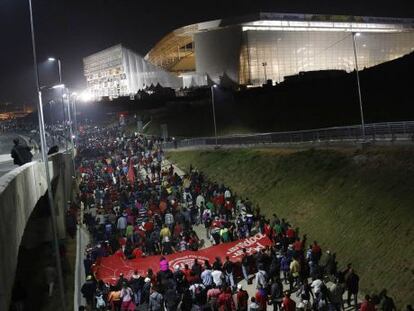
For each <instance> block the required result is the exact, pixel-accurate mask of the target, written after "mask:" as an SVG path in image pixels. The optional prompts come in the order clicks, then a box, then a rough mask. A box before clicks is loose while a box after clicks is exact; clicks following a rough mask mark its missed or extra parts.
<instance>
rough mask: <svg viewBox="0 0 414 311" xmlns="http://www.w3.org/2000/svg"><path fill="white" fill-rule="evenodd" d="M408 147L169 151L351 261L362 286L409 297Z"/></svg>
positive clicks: (412, 188) (411, 196) (413, 191)
mask: <svg viewBox="0 0 414 311" xmlns="http://www.w3.org/2000/svg"><path fill="white" fill-rule="evenodd" d="M413 156H414V150H412V149H411V150H397V149H388V150H385V149H384V150H370V151H366V152H364V153H357V152H354V151H350V150H348V151H345V150H342V151H338V150H337V151H335V150H324V151H322V150H318V151H315V150H308V151H301V152H293V151H283V150H279V151H278V150H274V149H266V150H231V151H226V150H222V151H186V152H172V153H170V154H169V157H170V159H171V160H172V161H173V162H176V163H177V164H178V165H179V166H181V167H182V168H188V167H189V165H190V163H191V164H193V165H194V166H195V167H196V168H198V169H200V170H202V171H204V172H205V173H206V174H207V175H208V177H209V178H211V179H212V180H215V181H218V182H222V183H224V184H226V185H229V186H231V187H232V189H233V191H234V192H236V193H239V194H243V196H247V197H249V198H250V199H251V200H252V201H253V202H254V203H256V204H259V206H260V208H261V209H262V211H264V212H265V213H266V214H267V215H271V214H272V213H277V214H278V215H279V216H281V217H286V218H287V219H289V220H290V221H291V222H292V223H293V224H294V225H295V226H299V227H300V228H301V232H302V233H305V232H306V233H308V236H309V238H310V239H309V241H312V240H313V239H317V240H318V241H319V242H320V243H322V247H323V248H324V249H328V248H329V249H331V250H332V251H334V252H336V253H337V256H338V259H339V264H340V267H343V266H344V265H345V264H346V263H348V262H352V263H353V265H354V267H355V269H356V270H357V273H359V275H360V277H361V288H362V291H363V292H368V293H369V292H371V293H372V292H373V291H378V290H380V289H382V288H387V289H388V290H389V293H390V294H391V295H392V296H393V297H395V299H396V302H397V303H398V304H399V307H402V303H404V304H405V303H409V302H410V303H412V302H413V300H414V285H413V284H414V283H413V279H414V259H413V258H414V246H413V243H412V241H413V240H414V231H413V230H414V229H413V225H414V217H413V216H414V212H413V203H414V157H413Z"/></svg>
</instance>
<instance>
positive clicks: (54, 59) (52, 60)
mask: <svg viewBox="0 0 414 311" xmlns="http://www.w3.org/2000/svg"><path fill="white" fill-rule="evenodd" d="M47 60H48V61H49V62H54V61H56V58H54V57H49V58H48V59H47Z"/></svg>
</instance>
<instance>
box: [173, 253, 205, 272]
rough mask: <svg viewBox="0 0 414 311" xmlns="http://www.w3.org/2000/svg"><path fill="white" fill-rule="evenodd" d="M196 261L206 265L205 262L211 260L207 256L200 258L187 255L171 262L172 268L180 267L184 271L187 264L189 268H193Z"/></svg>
mask: <svg viewBox="0 0 414 311" xmlns="http://www.w3.org/2000/svg"><path fill="white" fill-rule="evenodd" d="M194 259H198V260H200V261H201V262H200V263H201V264H204V260H209V258H208V257H205V256H199V255H186V256H183V257H179V258H175V259H173V260H171V261H170V263H169V264H170V268H174V266H176V265H179V266H180V269H183V268H184V266H185V265H186V264H187V265H188V266H189V267H191V266H192V265H193V263H194Z"/></svg>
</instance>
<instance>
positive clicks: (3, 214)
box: [0, 153, 73, 310]
mask: <svg viewBox="0 0 414 311" xmlns="http://www.w3.org/2000/svg"><path fill="white" fill-rule="evenodd" d="M49 168H50V175H51V177H52V188H53V192H54V201H55V208H56V214H57V223H58V234H59V237H60V238H63V237H64V236H65V206H66V200H68V199H69V194H70V193H71V191H70V189H71V187H72V175H73V169H72V162H71V157H70V155H69V154H64V153H57V154H55V155H52V156H50V157H49ZM46 190H47V182H46V174H45V167H44V164H43V163H42V162H31V163H27V164H25V165H23V166H21V167H18V168H16V169H14V170H13V171H11V172H9V173H7V174H6V175H4V176H2V177H0V220H1V224H0V279H1V280H2V281H1V282H0V310H9V304H10V299H11V293H12V288H13V284H14V279H15V274H16V267H17V260H18V255H19V247H20V245H21V243H22V238H23V235H25V243H24V244H25V245H27V246H30V245H31V246H36V244H39V243H42V242H45V241H50V240H51V238H52V235H51V230H50V218H49V217H47V219H40V220H39V219H37V220H36V221H35V222H33V223H31V224H30V225H29V226H27V224H28V220H29V217H30V215H31V213H32V212H33V210H34V208H35V206H36V204H37V203H38V201H39V199H40V198H41V197H42V196H43V195H45V193H46ZM48 220H49V221H48ZM25 229H27V231H28V232H26V234H25Z"/></svg>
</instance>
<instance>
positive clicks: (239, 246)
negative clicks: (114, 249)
mask: <svg viewBox="0 0 414 311" xmlns="http://www.w3.org/2000/svg"><path fill="white" fill-rule="evenodd" d="M270 245H272V241H271V240H270V239H269V238H268V237H267V236H266V235H264V234H261V233H258V234H256V235H254V236H252V237H250V238H247V239H244V240H238V241H235V242H229V243H223V244H219V245H216V246H211V247H208V248H204V249H201V250H199V251H184V252H180V253H174V254H171V255H166V256H164V257H165V258H166V259H167V260H168V262H169V265H170V269H173V267H174V266H175V265H180V267H182V268H183V267H184V265H185V264H188V266H189V267H190V268H191V266H192V265H193V262H194V259H198V260H199V262H200V264H202V265H203V264H204V260H208V261H209V262H210V263H211V264H213V262H214V260H215V258H216V257H220V258H221V259H222V261H223V262H224V259H225V257H226V256H229V257H230V260H231V261H233V262H238V261H240V260H241V257H242V254H243V248H245V249H246V251H247V253H248V254H252V253H254V252H256V251H258V250H260V249H263V248H266V247H267V246H270ZM160 257H161V256H160V255H156V256H148V257H143V258H136V259H131V260H123V259H122V258H120V257H119V256H114V255H113V256H109V257H104V258H102V260H101V262H100V264H99V265H98V266H95V267H94V272H96V278H97V279H98V280H103V281H104V282H105V283H110V284H115V283H116V281H117V280H118V277H119V274H120V273H123V274H124V276H125V277H126V278H130V277H131V276H132V274H133V272H134V271H135V270H137V271H138V273H139V274H140V275H146V273H147V270H148V269H149V268H151V269H152V270H153V271H154V273H157V272H158V271H159V270H160V267H159V262H160Z"/></svg>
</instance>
